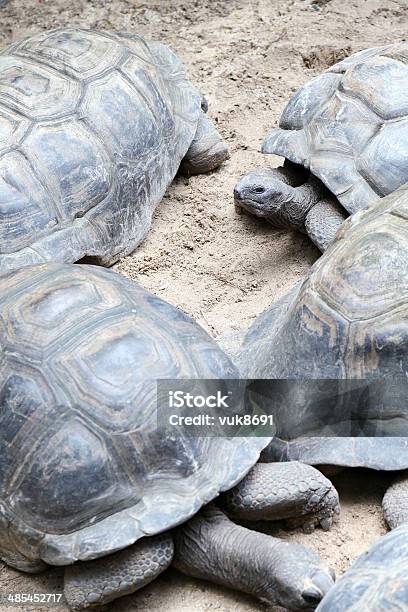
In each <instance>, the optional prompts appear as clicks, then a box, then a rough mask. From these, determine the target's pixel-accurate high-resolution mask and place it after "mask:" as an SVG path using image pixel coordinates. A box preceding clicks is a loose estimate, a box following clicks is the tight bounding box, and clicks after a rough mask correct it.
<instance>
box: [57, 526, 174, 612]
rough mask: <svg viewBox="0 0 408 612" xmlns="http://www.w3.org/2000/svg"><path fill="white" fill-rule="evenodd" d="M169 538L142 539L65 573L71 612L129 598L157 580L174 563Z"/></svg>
mask: <svg viewBox="0 0 408 612" xmlns="http://www.w3.org/2000/svg"><path fill="white" fill-rule="evenodd" d="M173 552H174V545H173V540H172V538H171V536H170V535H169V534H162V535H158V536H154V537H150V538H143V539H142V540H139V541H138V542H136V544H133V545H132V546H129V547H128V548H125V549H124V550H121V551H120V552H117V553H114V554H112V555H109V556H107V557H101V558H100V559H95V560H93V561H86V562H83V563H82V562H78V563H75V565H71V566H69V567H67V568H66V569H65V575H64V594H65V597H66V600H67V602H68V605H69V606H70V608H71V610H84V609H86V608H92V607H98V606H102V605H104V604H107V603H109V602H111V601H113V600H114V599H117V598H118V597H123V596H124V595H130V594H131V593H134V592H135V591H137V590H138V589H141V588H142V587H144V586H145V585H146V584H149V582H151V581H152V580H154V579H155V578H157V576H159V574H161V573H162V572H163V571H164V570H165V569H166V568H167V567H168V566H169V565H170V563H171V561H172V558H173Z"/></svg>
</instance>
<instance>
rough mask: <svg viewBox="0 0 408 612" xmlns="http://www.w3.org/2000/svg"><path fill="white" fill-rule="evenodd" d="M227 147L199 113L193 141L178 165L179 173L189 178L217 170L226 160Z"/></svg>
mask: <svg viewBox="0 0 408 612" xmlns="http://www.w3.org/2000/svg"><path fill="white" fill-rule="evenodd" d="M228 157H229V152H228V146H227V144H226V143H225V142H224V140H223V139H222V137H221V135H220V133H219V132H218V130H217V129H216V128H215V126H214V124H213V122H212V121H211V119H209V118H208V117H207V115H206V114H205V113H204V112H201V115H200V119H199V122H198V126H197V132H196V134H195V136H194V140H193V142H192V143H191V145H190V148H189V150H188V151H187V154H186V156H185V157H184V159H183V161H182V162H181V165H180V172H181V173H182V174H186V175H187V176H190V175H192V174H201V173H203V172H209V171H210V170H214V169H215V168H218V166H220V165H221V164H222V162H223V161H225V160H226V159H228Z"/></svg>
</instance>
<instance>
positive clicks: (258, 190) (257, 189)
mask: <svg viewBox="0 0 408 612" xmlns="http://www.w3.org/2000/svg"><path fill="white" fill-rule="evenodd" d="M254 191H255V193H263V192H264V191H265V187H255V189H254Z"/></svg>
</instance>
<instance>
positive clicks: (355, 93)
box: [262, 42, 408, 213]
mask: <svg viewBox="0 0 408 612" xmlns="http://www.w3.org/2000/svg"><path fill="white" fill-rule="evenodd" d="M279 125H280V128H276V129H272V130H271V131H270V132H269V134H268V135H267V136H266V138H265V141H264V144H263V148H262V150H263V152H264V153H274V154H276V155H282V156H284V157H286V158H287V159H289V160H291V161H292V162H295V163H298V164H302V165H304V166H305V167H307V168H309V169H310V170H311V172H312V173H313V174H314V175H315V176H317V177H318V178H320V179H321V180H322V181H323V183H325V185H326V186H327V187H328V188H329V189H330V191H331V192H332V193H334V194H335V195H336V196H337V198H338V199H339V201H340V202H341V204H342V205H343V206H344V208H346V210H348V212H349V213H354V212H356V211H357V210H360V209H363V208H365V207H366V206H368V205H369V204H371V203H372V202H374V201H375V200H376V199H377V198H379V197H383V196H385V195H388V194H390V193H391V192H393V191H395V190H396V189H398V188H399V187H401V185H403V184H404V183H405V182H406V180H407V173H406V169H407V161H408V43H407V42H401V43H397V44H394V45H387V46H385V47H377V48H373V49H366V50H364V51H360V52H359V53H355V54H353V55H351V56H350V57H349V58H347V59H345V60H343V61H341V62H339V63H337V64H335V65H334V66H332V67H331V68H329V69H328V70H326V71H325V72H323V73H322V74H321V75H319V76H317V77H315V78H314V79H312V80H311V81H310V82H308V83H306V85H304V86H303V87H301V88H300V89H299V90H298V91H297V92H296V93H295V94H294V95H293V96H292V98H291V99H290V101H289V103H288V104H287V106H286V108H285V109H284V111H283V113H282V116H281V119H280V123H279Z"/></svg>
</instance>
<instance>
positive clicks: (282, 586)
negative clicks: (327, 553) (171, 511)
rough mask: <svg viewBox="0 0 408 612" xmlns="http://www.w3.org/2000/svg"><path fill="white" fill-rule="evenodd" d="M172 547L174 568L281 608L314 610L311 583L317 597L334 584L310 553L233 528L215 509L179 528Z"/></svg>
mask: <svg viewBox="0 0 408 612" xmlns="http://www.w3.org/2000/svg"><path fill="white" fill-rule="evenodd" d="M175 547H176V552H175V557H174V561H173V564H174V565H175V567H176V568H177V569H179V570H180V571H182V572H184V573H185V574H187V575H190V576H194V577H196V578H202V579H205V580H209V581H211V582H215V583H217V584H221V585H224V586H227V587H230V588H233V589H237V590H239V591H243V592H245V593H250V594H252V595H254V596H255V597H257V598H258V599H261V600H262V601H266V602H268V603H269V604H278V605H281V606H283V607H285V608H287V607H289V608H290V609H306V610H307V609H314V607H316V604H315V605H314V606H312V607H311V606H309V605H308V602H307V601H306V600H305V599H304V594H305V592H308V591H310V590H311V588H312V587H313V585H315V583H316V585H317V584H318V585H319V586H314V590H316V588H317V590H318V591H317V592H318V593H319V594H320V598H321V597H322V596H323V594H324V593H325V592H326V590H328V588H330V587H331V586H332V584H333V580H332V578H331V576H330V575H329V573H328V572H327V571H326V569H325V568H323V567H320V566H321V562H320V559H319V557H318V555H316V554H315V553H314V552H312V551H309V550H308V549H306V548H304V547H303V546H300V545H294V544H287V543H286V542H282V541H281V540H279V539H277V538H273V537H272V536H266V535H265V534H262V533H258V532H256V531H252V530H250V529H246V528H245V527H241V526H238V525H236V524H234V523H233V522H232V521H230V520H229V519H228V518H227V517H226V516H225V515H224V514H223V513H222V512H221V511H220V510H218V509H217V508H215V507H214V506H210V507H208V506H207V507H206V508H205V509H204V511H202V512H201V513H199V514H198V515H196V517H194V518H193V519H192V520H191V521H189V522H188V523H187V524H186V525H184V526H183V527H182V528H180V529H179V530H178V532H177V533H176V536H175ZM320 587H321V589H320ZM312 592H314V591H312Z"/></svg>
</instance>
